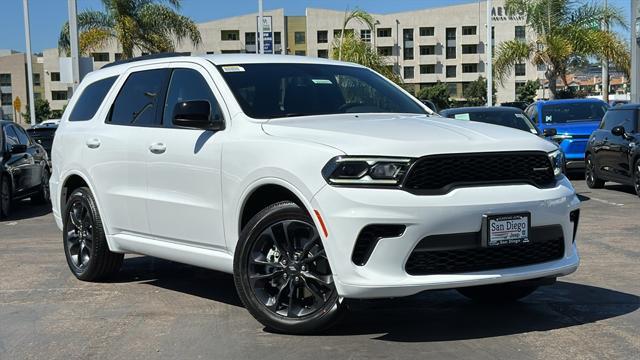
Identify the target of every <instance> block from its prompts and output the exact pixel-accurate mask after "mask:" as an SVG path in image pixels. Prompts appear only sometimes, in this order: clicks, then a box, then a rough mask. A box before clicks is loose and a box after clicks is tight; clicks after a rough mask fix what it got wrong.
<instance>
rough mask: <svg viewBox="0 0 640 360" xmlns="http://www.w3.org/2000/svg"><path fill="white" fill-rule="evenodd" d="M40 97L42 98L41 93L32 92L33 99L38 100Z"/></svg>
mask: <svg viewBox="0 0 640 360" xmlns="http://www.w3.org/2000/svg"><path fill="white" fill-rule="evenodd" d="M40 99H42V93H39V92H34V93H33V100H40Z"/></svg>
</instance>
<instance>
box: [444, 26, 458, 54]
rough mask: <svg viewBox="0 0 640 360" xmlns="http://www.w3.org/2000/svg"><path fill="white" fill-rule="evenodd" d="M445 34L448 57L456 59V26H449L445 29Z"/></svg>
mask: <svg viewBox="0 0 640 360" xmlns="http://www.w3.org/2000/svg"><path fill="white" fill-rule="evenodd" d="M445 35H446V38H447V50H446V58H447V59H455V58H456V28H447V29H446V30H445Z"/></svg>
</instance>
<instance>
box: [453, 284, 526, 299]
mask: <svg viewBox="0 0 640 360" xmlns="http://www.w3.org/2000/svg"><path fill="white" fill-rule="evenodd" d="M537 289H538V286H536V285H523V284H518V283H506V284H495V285H483V286H472V287H465V288H459V289H457V290H458V292H459V293H460V294H462V295H464V296H465V297H467V298H469V299H471V300H473V301H477V302H480V303H510V302H515V301H518V300H520V299H522V298H524V297H527V296H529V295H531V294H532V293H533V292H534V291H536V290H537Z"/></svg>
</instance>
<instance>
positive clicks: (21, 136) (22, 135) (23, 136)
mask: <svg viewBox="0 0 640 360" xmlns="http://www.w3.org/2000/svg"><path fill="white" fill-rule="evenodd" d="M13 130H15V132H16V134H17V135H18V142H19V143H20V145H27V146H29V145H30V144H31V141H29V135H27V133H26V132H25V131H24V129H23V128H20V127H17V126H13Z"/></svg>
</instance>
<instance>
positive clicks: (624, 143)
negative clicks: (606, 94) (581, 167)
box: [610, 109, 636, 179]
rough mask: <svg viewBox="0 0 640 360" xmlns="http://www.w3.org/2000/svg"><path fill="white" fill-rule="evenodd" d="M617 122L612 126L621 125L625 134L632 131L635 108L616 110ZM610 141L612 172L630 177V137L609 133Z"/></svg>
mask: <svg viewBox="0 0 640 360" xmlns="http://www.w3.org/2000/svg"><path fill="white" fill-rule="evenodd" d="M617 113H618V115H619V116H618V117H617V124H616V125H614V126H622V127H624V129H625V132H626V133H627V134H631V133H633V131H634V129H635V127H636V125H635V117H636V110H633V109H628V110H627V109H625V110H617ZM610 142H611V166H612V167H613V172H614V173H615V174H616V175H617V176H620V177H624V178H628V179H631V175H632V173H631V170H632V169H633V168H632V166H633V165H632V164H631V163H630V162H631V158H630V156H631V144H632V141H631V140H630V139H627V138H625V137H624V136H615V135H613V134H611V136H610Z"/></svg>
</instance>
